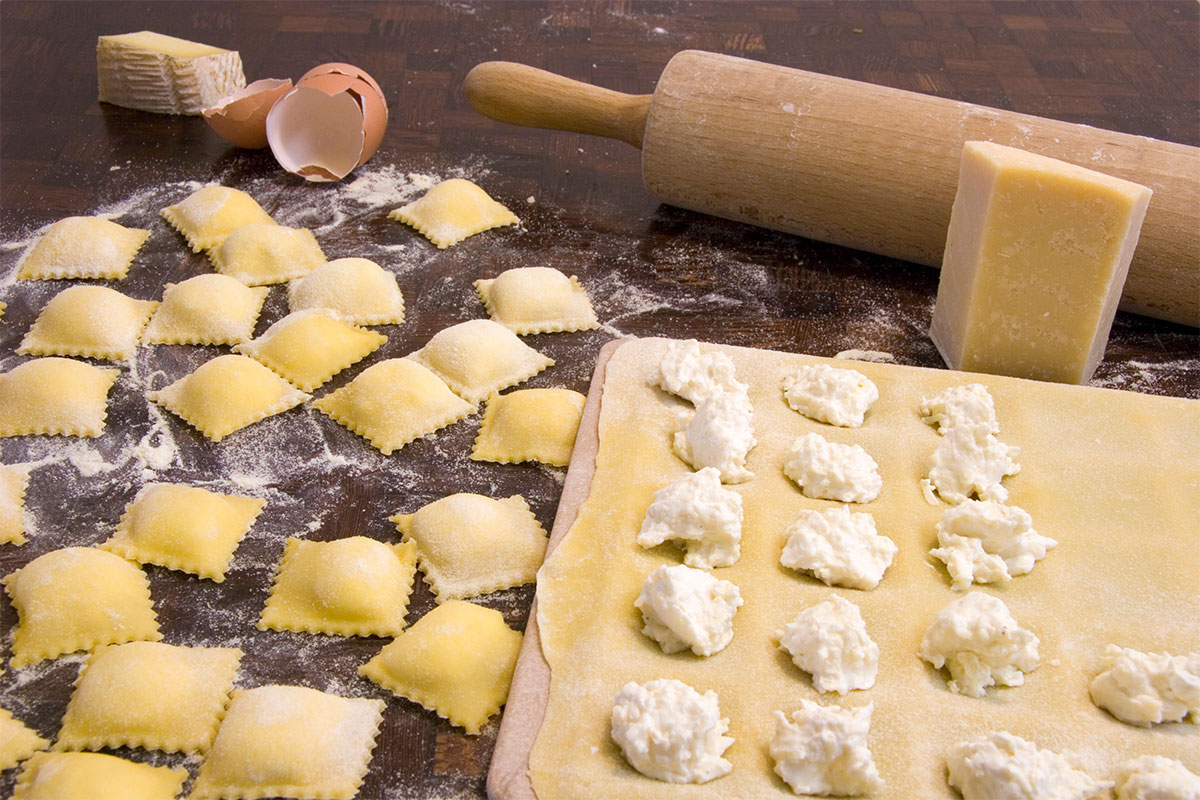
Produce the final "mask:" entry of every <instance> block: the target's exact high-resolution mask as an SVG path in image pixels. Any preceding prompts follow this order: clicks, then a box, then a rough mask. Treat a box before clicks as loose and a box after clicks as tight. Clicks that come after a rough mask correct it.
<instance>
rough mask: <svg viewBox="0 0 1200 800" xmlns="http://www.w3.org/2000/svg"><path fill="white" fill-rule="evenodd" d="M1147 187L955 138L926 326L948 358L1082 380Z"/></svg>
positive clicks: (1103, 328)
mask: <svg viewBox="0 0 1200 800" xmlns="http://www.w3.org/2000/svg"><path fill="white" fill-rule="evenodd" d="M1150 194H1151V192H1150V190H1149V189H1147V188H1146V187H1145V186H1140V185H1138V184H1136V183H1131V182H1129V181H1124V180H1120V179H1118V178H1113V177H1110V176H1108V175H1103V174H1101V173H1099V172H1094V171H1093V170H1089V169H1085V168H1083V167H1079V166H1076V165H1074V164H1068V163H1066V162H1063V161H1058V160H1056V159H1053V158H1047V157H1046V156H1040V155H1036V154H1034V153H1028V152H1025V151H1024V150H1018V149H1015V148H1012V147H1005V146H1003V145H998V144H993V143H991V142H967V143H966V144H965V145H964V147H963V154H962V163H961V166H960V169H959V177H958V193H957V194H956V195H955V197H954V207H953V210H952V212H951V215H950V230H949V233H948V234H947V239H946V254H945V257H944V259H943V261H942V275H941V279H940V282H939V284H938V295H937V304H936V306H935V307H934V311H933V323H932V326H931V329H930V335H931V336H932V337H933V341H934V343H935V344H936V345H937V348H938V350H939V351H941V354H942V357H943V358H944V359H945V360H946V363H947V364H948V365H949V366H950V367H951V368H952V369H960V370H967V371H970V372H988V373H991V374H994V375H1012V376H1015V377H1019V378H1034V379H1038V380H1048V381H1060V382H1063V383H1084V382H1086V381H1087V380H1088V379H1089V378H1090V377H1091V376H1092V373H1093V372H1094V371H1095V369H1096V365H1097V364H1099V363H1100V359H1101V358H1102V357H1103V355H1104V346H1105V344H1106V343H1107V342H1108V332H1109V329H1110V328H1111V327H1112V320H1113V315H1114V314H1115V313H1116V309H1117V301H1118V300H1119V299H1120V297H1121V287H1122V286H1123V285H1124V283H1125V275H1126V273H1127V272H1128V271H1129V261H1130V259H1131V258H1132V257H1133V249H1134V247H1135V246H1136V245H1137V240H1138V233H1139V232H1140V230H1141V226H1142V219H1143V218H1144V217H1145V215H1146V205H1147V204H1148V203H1149V202H1150Z"/></svg>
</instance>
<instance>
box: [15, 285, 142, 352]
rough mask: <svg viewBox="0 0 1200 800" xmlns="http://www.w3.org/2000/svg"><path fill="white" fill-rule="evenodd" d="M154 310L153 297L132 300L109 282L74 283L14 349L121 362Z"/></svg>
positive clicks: (41, 316) (56, 298) (135, 345)
mask: <svg viewBox="0 0 1200 800" xmlns="http://www.w3.org/2000/svg"><path fill="white" fill-rule="evenodd" d="M156 308H158V301H156V300H134V299H133V298H132V297H126V296H125V295H123V294H121V293H120V292H118V291H116V290H115V289H109V288H108V287H107V286H72V287H70V288H69V289H63V290H62V291H61V292H59V293H58V294H56V295H55V296H54V297H53V298H51V300H50V302H49V303H47V304H46V307H45V308H43V309H42V312H41V313H40V314H38V317H37V319H36V320H34V321H33V327H31V328H30V329H29V333H27V334H25V338H24V339H22V340H21V346H20V347H18V348H17V352H18V353H20V354H23V355H25V354H28V355H38V356H85V357H87V358H106V359H112V360H117V361H120V360H124V359H127V358H129V357H131V356H132V355H133V354H134V351H136V350H137V346H138V339H139V338H140V337H141V335H142V329H143V328H145V327H146V323H147V322H148V321H149V319H150V315H151V314H153V313H154V309H156Z"/></svg>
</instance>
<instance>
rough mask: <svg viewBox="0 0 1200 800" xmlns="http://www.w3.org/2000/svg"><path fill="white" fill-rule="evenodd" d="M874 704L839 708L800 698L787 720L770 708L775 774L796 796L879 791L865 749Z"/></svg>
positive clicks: (879, 781)
mask: <svg viewBox="0 0 1200 800" xmlns="http://www.w3.org/2000/svg"><path fill="white" fill-rule="evenodd" d="M874 708H875V706H874V704H873V703H869V704H867V705H865V706H863V707H861V708H854V709H843V708H838V707H837V706H828V707H826V706H821V705H818V704H816V703H814V702H812V701H811V700H803V699H802V700H801V701H800V710H799V711H793V712H792V718H791V720H788V718H787V717H786V716H784V714H783V713H782V712H780V711H776V712H775V736H774V737H773V738H772V739H771V746H770V752H771V758H773V759H774V760H775V773H776V774H777V775H779V777H781V778H783V780H784V782H786V783H787V785H788V786H790V787H792V791H793V792H795V793H796V794H816V795H834V796H837V797H854V796H857V795H862V794H869V793H871V792H876V791H879V789H881V788H882V787H883V781H882V780H881V779H880V777H879V770H878V769H876V767H875V760H874V759H873V758H872V757H871V751H870V749H869V748H868V747H867V731H868V729H869V728H870V727H871V712H872V711H874Z"/></svg>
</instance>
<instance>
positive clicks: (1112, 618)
mask: <svg viewBox="0 0 1200 800" xmlns="http://www.w3.org/2000/svg"><path fill="white" fill-rule="evenodd" d="M666 345H667V342H666V340H661V339H646V340H635V341H633V342H630V343H627V344H625V345H623V346H621V347H620V348H618V349H617V350H616V352H615V353H614V355H613V358H612V360H611V361H610V362H609V364H608V372H607V378H606V382H605V384H604V392H603V400H602V405H601V416H600V423H599V452H598V455H597V458H596V471H595V475H594V478H593V480H592V483H591V489H590V493H589V495H588V497H587V500H586V501H585V502H584V504H583V506H582V508H581V511H580V514H579V517H578V519H577V520H576V522H575V524H574V526H573V527H572V528H571V529H570V531H569V532H568V534H567V535H566V536H565V537H564V538H563V540H562V542H561V543H560V544H559V545H558V547H557V548H556V549H555V550H554V552H553V554H552V555H551V556H550V558H549V560H548V561H547V563H546V565H545V566H544V567H543V569H542V571H541V573H540V575H539V580H538V625H539V626H540V633H541V637H542V648H543V652H544V654H545V657H546V659H547V661H548V662H549V665H550V668H551V688H550V696H549V702H548V705H547V709H546V716H545V720H544V723H543V725H542V727H541V729H540V731H539V734H538V737H537V739H536V741H535V743H534V749H533V752H532V754H531V756H530V776H531V779H532V781H533V786H534V789H535V791H536V793H537V796H538V798H539V800H551V799H552V798H563V797H605V798H618V799H619V798H647V799H648V800H653V798H678V797H687V798H697V797H738V798H744V799H745V800H750V799H751V798H768V797H771V798H778V797H790V796H793V795H792V794H791V792H790V790H789V789H788V787H787V786H786V784H784V783H783V781H781V780H780V779H779V778H778V777H776V776H775V774H774V772H773V766H774V765H773V762H772V760H771V757H770V755H769V753H768V745H769V743H770V740H771V737H772V734H773V732H774V721H773V720H772V712H773V711H775V710H776V709H779V710H782V711H784V712H785V713H788V714H790V712H791V711H793V710H795V709H797V708H799V705H800V704H799V701H800V699H801V698H807V699H810V700H814V701H817V702H820V703H822V704H826V705H828V704H840V705H843V706H850V707H859V706H862V705H865V704H866V703H867V702H871V701H873V702H874V704H875V712H874V717H873V719H872V723H871V729H870V734H869V737H868V743H869V746H870V748H871V750H872V752H873V754H874V758H875V762H876V764H877V765H878V768H879V772H880V775H881V777H882V778H883V779H884V781H885V782H886V784H885V786H884V789H883V790H882V791H881V792H880V793H879V794H877V795H873V796H875V797H881V798H913V797H923V798H939V797H944V798H953V797H957V796H958V795H957V793H956V792H954V791H953V790H952V789H950V788H949V787H948V786H947V784H946V777H945V776H946V767H945V755H946V753H947V751H948V749H949V748H950V746H951V745H952V744H954V743H955V742H958V741H961V740H964V739H968V738H977V737H980V736H982V735H984V734H986V733H988V732H989V731H992V730H1007V731H1010V732H1012V733H1014V734H1017V735H1019V736H1022V737H1025V738H1026V739H1029V740H1031V741H1033V742H1035V743H1036V744H1037V745H1038V746H1039V747H1042V748H1048V749H1052V750H1056V751H1058V752H1060V753H1064V754H1067V753H1071V754H1074V755H1073V757H1076V758H1077V759H1078V760H1077V764H1078V766H1080V767H1082V768H1083V769H1085V770H1086V771H1088V772H1089V773H1090V774H1091V775H1092V776H1093V777H1094V778H1097V779H1111V778H1112V777H1113V775H1114V772H1115V768H1116V766H1117V764H1118V763H1120V762H1121V761H1124V760H1125V759H1127V758H1129V757H1132V756H1133V755H1135V754H1138V753H1155V754H1160V755H1165V756H1170V757H1172V758H1179V759H1182V760H1183V762H1184V763H1185V764H1186V765H1187V766H1188V767H1189V768H1190V769H1192V770H1193V771H1198V770H1200V725H1192V724H1189V723H1187V722H1184V723H1176V724H1168V725H1162V726H1156V727H1155V728H1153V729H1144V728H1136V727H1133V726H1130V725H1126V724H1124V723H1121V722H1118V721H1117V720H1115V719H1114V718H1113V717H1111V716H1109V715H1108V714H1107V713H1106V712H1104V711H1102V710H1100V709H1099V708H1097V707H1096V706H1094V705H1093V704H1092V703H1091V701H1090V699H1089V696H1088V684H1089V682H1090V681H1091V680H1092V678H1093V677H1095V675H1096V674H1097V673H1099V672H1100V671H1101V669H1102V654H1103V652H1104V648H1105V645H1107V644H1108V643H1110V642H1114V643H1116V644H1119V645H1122V646H1124V647H1132V648H1135V649H1138V650H1143V651H1151V652H1162V651H1164V650H1165V651H1169V652H1171V653H1172V654H1175V655H1178V654H1180V653H1185V652H1188V651H1189V650H1190V651H1194V650H1196V649H1197V642H1200V582H1198V581H1197V577H1196V576H1197V575H1200V547H1197V520H1200V436H1197V431H1200V403H1198V402H1196V401H1189V400H1180V399H1172V398H1161V397H1150V396H1145V395H1137V394H1133V393H1129V392H1119V391H1112V390H1105V389H1089V388H1080V387H1074V386H1064V385H1057V384H1049V383H1036V382H1030V381H1023V380H1017V379H1012V378H999V377H991V376H979V375H966V374H964V373H959V372H951V371H945V370H929V369H918V368H914V367H903V366H896V365H888V364H873V363H861V362H844V361H843V362H837V361H834V360H832V359H820V358H812V357H808V356H800V355H793V354H784V353H772V352H766V351H758V350H749V349H742V348H733V347H719V348H718V347H715V346H709V345H705V346H704V348H705V349H719V350H721V351H723V352H726V353H728V354H729V355H730V357H731V358H732V359H733V361H734V364H735V366H736V368H737V376H738V378H739V379H740V380H742V381H744V382H747V383H749V384H750V399H751V401H752V402H753V404H754V429H755V435H756V436H757V439H758V445H757V447H756V448H755V449H753V450H752V451H751V452H750V457H749V461H748V466H749V468H750V470H751V471H753V472H754V473H755V478H754V479H753V480H751V481H749V482H747V483H744V484H740V485H737V486H734V487H732V488H733V489H734V490H735V491H738V492H739V493H741V494H742V497H743V501H744V506H745V522H744V526H743V533H742V545H741V548H742V554H741V558H740V560H739V561H738V562H737V563H736V564H735V565H734V566H732V567H728V568H723V569H717V570H715V571H714V573H715V574H716V575H717V577H719V578H723V579H725V580H729V581H732V582H733V583H735V584H736V585H737V586H738V587H739V589H740V590H741V595H742V597H743V598H744V599H745V606H743V607H742V608H741V610H740V611H739V612H738V614H737V616H736V617H735V618H734V632H735V633H734V638H733V641H732V643H731V644H730V645H729V646H728V647H727V648H726V649H725V650H723V651H721V652H719V653H717V654H716V655H713V656H710V657H708V658H701V657H698V656H694V655H692V654H690V653H689V652H684V653H678V654H675V655H665V654H664V653H663V652H662V651H661V650H660V648H659V646H658V644H656V643H655V642H654V641H652V640H651V639H649V638H648V637H646V636H644V635H643V634H642V633H641V627H642V620H641V617H640V614H639V613H638V611H637V610H636V609H635V608H634V600H635V599H636V598H637V596H638V592H639V590H640V588H641V585H642V581H643V579H644V578H645V577H646V575H647V574H649V573H650V572H651V571H652V570H653V569H654V568H655V567H657V566H659V565H662V564H671V563H678V562H679V560H680V558H681V552H680V551H679V550H678V549H677V548H675V547H673V546H671V545H670V544H666V545H663V546H660V547H657V548H654V549H651V550H643V549H642V548H641V547H639V546H638V545H637V544H636V543H635V537H636V534H637V532H638V530H639V528H640V526H641V523H642V518H643V516H644V514H645V511H646V508H647V506H648V505H649V504H650V501H651V496H652V494H653V492H654V491H655V490H656V489H658V488H660V487H662V486H664V485H666V484H667V483H669V482H670V481H671V480H673V479H675V478H677V477H679V476H681V475H684V474H686V472H687V471H688V467H687V466H686V465H685V464H684V463H683V462H682V461H680V460H679V459H678V458H677V457H676V456H675V455H673V454H672V452H671V448H670V435H671V433H672V432H673V431H675V430H676V429H677V428H678V426H679V424H680V423H678V422H677V421H676V415H677V414H678V413H679V412H681V411H686V412H690V411H691V406H690V405H689V404H688V403H686V402H684V401H681V400H678V399H677V398H674V397H673V396H671V395H668V394H666V393H664V392H662V391H661V390H659V389H657V388H655V387H654V386H652V385H651V384H650V382H649V378H650V376H651V375H652V374H653V373H654V372H655V369H656V367H657V365H658V363H659V360H660V358H661V355H662V353H663V352H664V350H665V349H666ZM818 362H828V363H831V364H834V365H836V366H844V367H853V368H854V369H856V370H858V371H860V372H862V373H863V374H865V375H867V376H868V377H869V378H871V380H873V381H874V382H875V383H876V385H877V386H878V387H879V392H880V399H879V400H878V401H877V402H876V403H875V405H874V406H873V407H872V408H871V410H870V411H869V412H868V414H867V417H866V422H865V423H864V424H863V426H862V427H861V428H859V429H845V428H834V427H832V426H829V425H823V424H821V423H819V422H814V421H812V420H809V419H807V418H805V417H802V416H801V415H799V414H797V413H796V412H795V411H792V410H791V409H789V408H788V407H787V405H786V404H785V402H784V399H783V394H782V390H781V382H782V380H783V378H784V376H785V375H786V374H788V373H789V372H790V371H791V370H792V369H794V368H795V367H797V366H799V365H801V364H805V363H818ZM969 382H979V383H983V384H984V385H986V386H987V387H988V389H989V390H990V391H991V393H992V395H993V396H994V397H995V402H996V410H997V416H998V419H999V422H1000V434H999V436H1000V439H1001V440H1003V441H1004V442H1006V443H1008V444H1011V445H1017V446H1019V447H1020V448H1021V454H1020V457H1019V461H1020V463H1021V467H1022V469H1021V472H1020V473H1019V474H1018V475H1016V476H1013V477H1009V478H1006V479H1005V481H1004V483H1005V485H1006V486H1007V487H1009V489H1010V490H1011V493H1012V494H1011V497H1010V500H1009V502H1010V503H1011V504H1013V505H1017V506H1020V507H1022V508H1024V509H1025V510H1027V511H1028V512H1029V513H1030V514H1031V515H1032V516H1033V520H1034V526H1035V528H1036V529H1037V530H1038V531H1039V532H1040V533H1042V534H1044V535H1047V536H1050V537H1053V538H1054V539H1057V540H1058V542H1059V545H1058V547H1056V548H1055V549H1053V550H1051V551H1050V552H1049V554H1048V555H1047V556H1046V558H1045V559H1044V560H1042V561H1040V562H1039V563H1038V564H1037V566H1036V567H1035V568H1034V570H1033V571H1032V573H1030V574H1028V575H1023V576H1020V577H1017V578H1015V579H1013V580H1012V581H1010V582H1008V583H1003V584H991V585H988V586H983V587H978V586H976V587H972V590H973V591H984V592H987V593H989V594H993V595H996V596H998V597H1000V598H1001V599H1003V601H1004V602H1005V603H1006V604H1007V605H1008V607H1009V609H1010V611H1011V612H1012V614H1013V615H1014V616H1015V617H1016V619H1017V620H1018V622H1019V623H1020V624H1021V625H1022V626H1023V627H1026V628H1029V629H1031V630H1032V631H1034V632H1035V633H1036V634H1037V636H1038V637H1039V638H1040V640H1041V646H1040V654H1041V665H1040V666H1039V667H1038V668H1037V669H1036V670H1035V671H1034V672H1032V673H1030V674H1029V675H1027V676H1026V685H1025V686H1021V687H1012V688H1001V689H997V688H990V689H988V691H987V696H986V697H984V698H980V699H974V698H970V697H966V696H963V695H958V694H953V693H951V692H950V691H949V690H948V689H947V688H946V681H947V676H946V674H945V673H944V672H939V671H936V670H934V669H933V668H932V667H931V666H930V665H929V664H927V663H926V662H924V661H922V660H921V659H920V658H919V657H918V655H917V650H918V647H919V645H920V642H921V637H922V635H923V634H924V632H925V629H926V628H927V627H928V626H929V624H930V623H931V622H932V621H933V619H934V617H935V616H936V614H937V613H938V611H940V610H941V609H942V608H943V607H944V606H945V605H946V604H947V603H949V602H950V601H951V600H953V599H955V598H957V597H960V596H961V593H958V592H954V591H952V590H951V589H950V582H949V579H948V577H947V575H946V572H945V570H944V568H943V567H942V566H941V564H940V562H938V561H936V560H935V559H933V558H932V557H931V556H930V555H929V550H930V548H931V547H933V546H935V542H936V534H935V530H934V526H935V524H936V523H937V521H938V519H939V518H940V516H941V513H942V511H943V509H944V508H947V507H948V506H945V505H943V506H942V507H940V508H939V507H934V506H931V505H929V504H928V503H926V501H925V500H924V499H923V497H922V495H921V489H920V480H921V478H922V477H923V475H924V474H925V470H926V468H927V464H928V459H929V457H930V456H931V455H932V453H933V451H934V448H935V447H936V446H937V444H938V439H939V437H938V434H937V432H936V430H935V429H934V428H933V427H931V426H929V425H927V424H925V423H924V422H922V420H921V417H920V414H919V412H918V407H919V404H920V402H921V399H922V397H927V396H932V395H933V394H935V393H936V392H939V391H941V390H942V389H944V388H946V387H949V386H952V385H956V384H960V383H969ZM810 431H816V432H819V433H820V434H822V435H823V436H825V437H826V438H828V439H830V440H831V441H836V442H843V443H854V444H859V445H861V446H863V447H864V448H865V449H866V450H867V451H868V452H869V453H870V454H871V455H872V456H874V458H875V459H876V461H878V463H879V467H880V473H881V474H882V476H883V490H882V493H881V494H880V496H879V498H878V499H877V500H876V501H875V502H872V503H866V504H861V505H855V506H853V507H852V508H853V510H854V511H870V512H871V513H873V514H874V515H875V518H876V522H877V524H878V528H879V533H880V534H882V535H885V536H888V537H891V538H892V540H893V541H895V542H896V544H897V545H898V546H899V553H898V554H897V555H896V558H895V561H894V562H893V564H892V566H891V567H890V568H889V569H888V570H887V572H886V573H885V574H884V577H883V581H882V582H881V583H880V585H879V586H878V587H877V588H875V589H873V590H870V591H857V590H853V589H841V588H831V587H828V586H825V585H824V584H822V583H820V582H819V581H817V580H815V579H813V578H812V577H810V576H807V575H804V574H800V573H797V572H793V571H792V570H788V569H785V568H784V567H782V566H780V564H779V555H780V552H781V550H782V547H783V542H784V540H785V538H786V537H785V534H784V530H785V528H786V527H787V526H788V525H789V524H790V523H791V522H792V521H793V520H794V519H795V518H796V515H797V512H799V511H800V510H801V509H817V510H820V509H824V508H829V507H833V506H834V505H835V504H834V503H831V502H829V501H822V500H812V499H809V498H806V497H804V496H803V495H801V493H800V491H799V489H798V488H797V487H796V485H795V484H793V483H792V482H791V481H789V480H787V479H786V478H785V477H784V475H783V471H782V466H783V462H784V459H785V454H786V451H787V448H788V447H789V446H790V445H791V443H792V442H793V440H794V439H795V438H796V437H797V436H800V435H802V434H804V433H807V432H810ZM832 594H839V595H841V596H843V597H845V598H847V599H849V600H851V601H853V602H854V603H856V604H857V605H858V606H859V607H860V608H861V610H862V613H863V617H864V618H865V620H866V625H867V630H868V632H869V634H870V635H871V637H872V638H873V639H874V640H875V641H876V642H877V643H878V644H879V648H880V663H879V677H878V681H877V683H876V684H875V686H874V688H872V689H869V690H866V691H856V692H852V693H851V694H850V695H847V696H846V697H844V698H840V697H838V696H837V695H821V694H819V693H818V692H816V691H815V690H814V689H813V687H812V682H811V680H810V679H809V677H808V675H807V673H804V672H801V671H800V670H799V669H798V668H797V667H796V666H795V665H793V664H792V662H791V660H790V659H789V657H788V656H787V654H786V653H784V652H782V651H780V650H779V649H778V648H777V640H776V639H775V636H774V633H775V631H777V630H779V629H781V628H782V627H783V626H784V625H785V624H786V623H788V622H789V621H790V620H791V619H792V618H793V617H794V616H795V615H796V614H797V613H798V612H799V611H801V610H802V609H805V608H808V607H810V606H812V605H814V604H816V603H817V602H820V601H821V600H823V599H827V598H828V597H829V596H830V595H832ZM655 678H676V679H679V680H682V681H684V682H686V683H688V684H690V685H691V686H692V687H694V688H695V689H697V690H698V691H700V692H702V693H703V692H704V691H706V690H709V689H713V690H715V691H716V692H717V695H718V697H719V702H720V709H721V714H722V716H726V717H728V718H729V724H730V728H729V735H730V736H733V737H734V738H735V739H736V741H735V743H734V744H733V745H732V746H731V747H730V748H729V749H728V750H727V751H726V752H725V757H726V758H728V759H730V761H732V763H733V771H732V773H730V774H729V775H727V776H725V777H722V778H719V779H717V780H715V781H712V782H711V783H708V784H705V785H703V786H688V785H682V786H681V785H672V784H667V783H662V782H659V781H656V780H652V779H650V778H646V777H643V776H642V775H640V774H638V773H637V772H636V771H634V770H633V769H632V768H631V767H630V766H628V765H627V764H626V762H625V761H624V759H623V758H622V756H621V753H620V751H619V749H618V748H617V747H616V745H615V744H613V742H612V740H611V738H610V736H609V730H610V721H609V720H610V714H611V711H612V701H613V697H614V696H615V695H616V694H617V691H618V690H619V689H620V688H621V686H622V685H623V684H625V683H626V682H627V681H639V682H642V681H648V680H653V679H655Z"/></svg>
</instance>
